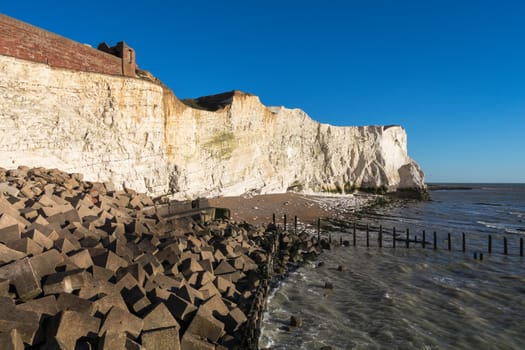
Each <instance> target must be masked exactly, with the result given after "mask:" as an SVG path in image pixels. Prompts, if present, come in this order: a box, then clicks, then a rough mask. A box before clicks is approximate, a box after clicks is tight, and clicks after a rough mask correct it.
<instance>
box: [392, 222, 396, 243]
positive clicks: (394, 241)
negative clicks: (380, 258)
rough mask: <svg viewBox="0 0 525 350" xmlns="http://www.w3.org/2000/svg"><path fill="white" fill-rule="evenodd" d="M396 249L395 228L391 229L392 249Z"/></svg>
mask: <svg viewBox="0 0 525 350" xmlns="http://www.w3.org/2000/svg"><path fill="white" fill-rule="evenodd" d="M395 247H396V228H395V227H394V228H393V229H392V248H395Z"/></svg>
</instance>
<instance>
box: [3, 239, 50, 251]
mask: <svg viewBox="0 0 525 350" xmlns="http://www.w3.org/2000/svg"><path fill="white" fill-rule="evenodd" d="M7 246H8V247H9V248H11V249H14V250H18V251H19V252H22V253H25V254H28V255H37V254H40V253H42V252H43V251H44V248H43V247H42V246H41V245H39V244H38V243H36V242H35V241H33V240H32V239H31V238H28V237H25V238H21V239H18V240H16V241H11V242H8V243H7Z"/></svg>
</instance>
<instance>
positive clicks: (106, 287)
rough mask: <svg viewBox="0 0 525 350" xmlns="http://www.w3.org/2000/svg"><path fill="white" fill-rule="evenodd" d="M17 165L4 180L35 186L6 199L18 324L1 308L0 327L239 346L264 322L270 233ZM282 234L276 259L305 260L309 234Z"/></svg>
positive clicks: (6, 293) (98, 343)
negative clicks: (171, 212)
mask: <svg viewBox="0 0 525 350" xmlns="http://www.w3.org/2000/svg"><path fill="white" fill-rule="evenodd" d="M6 174H7V173H6ZM13 174H16V178H14V177H10V175H9V176H8V175H6V177H5V181H6V182H7V183H8V184H11V183H13V181H16V183H17V185H16V186H21V188H24V187H27V188H30V189H31V191H32V192H31V193H28V192H27V191H19V193H18V197H17V198H14V197H9V198H8V199H6V200H5V201H2V199H1V198H0V215H2V217H3V215H4V214H7V215H8V216H5V219H4V223H5V224H6V225H7V226H6V227H8V228H9V230H11V231H5V232H4V233H5V236H6V237H9V238H10V239H8V240H6V243H5V244H4V243H1V242H0V252H1V253H5V254H0V309H2V310H7V312H8V313H11V314H12V315H15V314H16V315H17V317H18V316H20V320H22V321H23V322H21V321H17V320H14V319H13V318H12V317H11V318H10V317H8V316H3V317H4V318H3V319H1V317H0V320H3V321H0V325H2V324H3V325H4V326H5V329H6V331H9V332H11V330H16V331H17V332H19V334H20V337H21V338H22V341H23V343H24V344H25V346H28V345H31V346H35V347H46V346H47V347H51V348H53V347H58V346H60V347H62V348H75V347H91V348H93V347H95V348H96V347H98V348H99V349H110V348H111V349H113V348H114V349H124V348H126V349H140V348H141V346H142V348H156V347H159V346H160V347H166V348H174V349H177V348H181V349H185V348H197V349H222V348H232V347H233V348H235V347H237V348H244V345H245V344H246V343H245V342H246V338H245V336H244V335H245V334H249V332H247V331H246V330H247V329H249V328H250V327H252V324H257V322H255V321H253V319H250V320H249V319H248V317H247V315H248V314H249V313H250V312H251V314H250V315H256V317H259V316H257V315H258V313H253V312H252V311H251V310H252V305H256V306H257V308H256V310H258V309H260V308H261V305H263V302H262V301H263V300H264V294H261V293H262V292H261V291H264V288H262V289H261V288H260V287H261V286H265V285H267V284H264V283H263V280H264V279H265V278H266V276H267V275H266V274H265V273H263V270H262V267H263V266H266V263H267V258H268V252H267V251H266V250H265V249H264V248H263V247H264V246H266V247H268V246H271V244H269V242H270V241H269V238H268V236H267V235H270V236H271V235H273V232H271V231H268V232H266V231H265V229H264V228H261V227H254V226H250V225H247V224H242V225H240V224H237V223H234V222H231V221H229V220H227V219H221V220H218V221H200V219H193V218H187V217H183V218H180V219H173V220H166V219H165V218H164V217H159V216H158V215H157V210H150V209H148V208H145V209H144V210H142V209H141V207H144V206H146V205H150V204H151V203H150V201H151V199H150V198H149V197H147V196H144V195H141V194H137V193H135V192H134V191H131V190H126V191H115V190H114V189H112V190H110V189H109V188H110V186H106V185H104V184H100V183H90V182H85V181H82V180H80V179H78V178H77V177H76V176H75V175H71V174H65V173H62V172H59V171H56V170H46V169H29V168H28V169H23V171H18V172H13ZM30 174H31V175H30ZM0 175H1V170H0ZM28 176H31V177H32V178H31V179H29V178H28ZM0 178H1V177H0ZM15 179H16V180H15ZM72 179H73V180H74V181H72ZM70 180H71V181H70ZM39 181H42V182H45V184H44V183H42V185H39V183H40V182H39ZM37 188H38V189H39V190H40V191H38V190H36V189H37ZM24 193H25V194H24ZM27 195H32V198H31V199H29V198H28V196H27ZM7 196H10V195H9V194H8V195H7ZM4 199H5V198H4ZM153 204H154V205H162V204H158V203H153ZM43 208H46V209H43ZM2 209H4V210H5V211H1V210H2ZM73 211H74V212H73ZM69 212H71V213H70V214H71V217H69V215H70V214H67V215H66V213H69ZM75 213H76V215H78V218H77V216H76V215H75ZM17 218H21V219H23V220H25V221H27V224H26V223H24V221H22V220H19V219H17ZM50 218H51V219H50ZM10 235H11V236H10ZM11 238H15V239H11ZM283 238H284V239H283V246H282V247H281V251H280V253H282V256H283V260H282V261H280V265H279V264H277V265H279V266H285V264H286V261H288V260H290V261H291V260H294V259H299V256H300V253H298V251H299V250H300V249H299V246H300V244H303V243H304V241H305V239H307V238H304V237H303V238H299V237H298V236H296V235H292V234H289V233H283ZM8 245H9V246H8ZM304 246H307V243H304ZM10 247H13V248H17V249H19V250H22V251H19V250H15V249H12V248H10ZM284 257H286V259H284ZM283 268H284V267H283ZM13 291H15V293H13ZM252 317H255V316H252ZM1 322H3V323H1ZM72 322H76V323H78V324H79V327H78V329H76V330H70V329H68V327H67V325H68V323H72ZM0 332H3V330H2V331H0ZM3 333H5V332H3ZM3 336H5V335H3ZM5 337H8V338H9V339H10V340H7V341H12V342H16V339H17V336H16V334H14V333H13V334H12V335H9V336H5ZM6 339H7V338H6ZM169 339H171V341H170V342H168V340H169Z"/></svg>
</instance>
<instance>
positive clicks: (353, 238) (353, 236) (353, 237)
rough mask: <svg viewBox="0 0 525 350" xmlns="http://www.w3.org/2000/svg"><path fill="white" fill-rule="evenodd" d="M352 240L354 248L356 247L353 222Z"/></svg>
mask: <svg viewBox="0 0 525 350" xmlns="http://www.w3.org/2000/svg"><path fill="white" fill-rule="evenodd" d="M352 240H353V243H354V247H355V246H356V243H357V242H356V234H355V222H354V230H353V232H352Z"/></svg>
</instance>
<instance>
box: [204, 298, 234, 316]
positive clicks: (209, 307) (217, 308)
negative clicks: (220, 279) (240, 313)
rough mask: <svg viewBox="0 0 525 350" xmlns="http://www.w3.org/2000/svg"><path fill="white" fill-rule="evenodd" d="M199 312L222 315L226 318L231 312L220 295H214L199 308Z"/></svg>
mask: <svg viewBox="0 0 525 350" xmlns="http://www.w3.org/2000/svg"><path fill="white" fill-rule="evenodd" d="M199 310H200V311H201V312H202V313H207V314H209V315H215V316H217V315H221V316H226V315H228V313H229V312H230V310H229V309H228V307H227V306H226V304H225V303H224V301H223V300H222V298H221V296H220V295H219V294H216V295H214V296H213V297H211V298H210V299H208V300H206V301H205V302H204V303H202V305H201V306H200V307H199Z"/></svg>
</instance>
